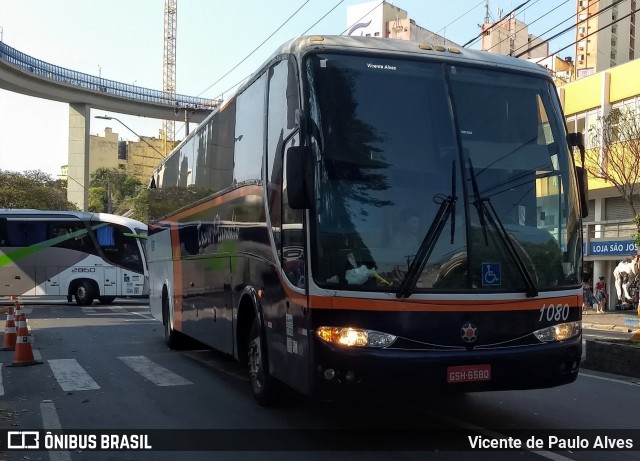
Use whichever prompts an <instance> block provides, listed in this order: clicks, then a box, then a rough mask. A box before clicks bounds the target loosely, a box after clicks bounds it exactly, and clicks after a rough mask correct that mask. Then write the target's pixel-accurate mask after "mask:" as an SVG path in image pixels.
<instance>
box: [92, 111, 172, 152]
mask: <svg viewBox="0 0 640 461" xmlns="http://www.w3.org/2000/svg"><path fill="white" fill-rule="evenodd" d="M94 118H99V119H102V120H115V121H116V122H118V123H120V124H121V125H122V126H123V127H125V128H126V129H127V130H129V131H131V132H132V133H133V134H135V135H136V136H137V137H138V138H139V139H140V140H141V141H144V142H145V144H146V145H147V146H149V147H151V148H152V149H153V150H155V151H156V152H157V153H158V155H159V156H160V157H162V158H165V156H164V155H162V153H161V152H160V151H159V150H158V149H156V148H155V147H153V146H152V145H151V144H150V143H149V141H147V140H146V139H144V138H143V137H142V136H140V135H139V134H138V133H136V132H135V131H133V130H132V129H131V128H129V127H128V126H127V125H125V124H124V122H123V121H122V120H119V119H117V118H115V117H109V116H108V115H96V116H95V117H94Z"/></svg>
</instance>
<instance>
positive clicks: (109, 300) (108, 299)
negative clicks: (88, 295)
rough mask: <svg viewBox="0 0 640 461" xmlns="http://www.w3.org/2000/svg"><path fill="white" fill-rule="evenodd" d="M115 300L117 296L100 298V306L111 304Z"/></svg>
mask: <svg viewBox="0 0 640 461" xmlns="http://www.w3.org/2000/svg"><path fill="white" fill-rule="evenodd" d="M114 299H116V297H115V296H98V301H100V304H111V303H112V302H113V300H114Z"/></svg>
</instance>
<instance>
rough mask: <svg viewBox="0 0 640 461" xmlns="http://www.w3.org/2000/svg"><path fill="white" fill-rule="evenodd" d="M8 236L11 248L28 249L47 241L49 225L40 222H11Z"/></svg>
mask: <svg viewBox="0 0 640 461" xmlns="http://www.w3.org/2000/svg"><path fill="white" fill-rule="evenodd" d="M7 234H8V240H9V246H14V247H28V246H31V245H35V244H38V243H42V242H44V241H45V240H46V239H47V225H46V223H44V222H38V221H10V222H8V223H7Z"/></svg>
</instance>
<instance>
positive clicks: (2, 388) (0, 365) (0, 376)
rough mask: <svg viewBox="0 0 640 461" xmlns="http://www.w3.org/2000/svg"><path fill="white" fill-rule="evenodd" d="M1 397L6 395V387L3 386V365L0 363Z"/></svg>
mask: <svg viewBox="0 0 640 461" xmlns="http://www.w3.org/2000/svg"><path fill="white" fill-rule="evenodd" d="M0 395H4V386H3V385H2V364H1V363H0Z"/></svg>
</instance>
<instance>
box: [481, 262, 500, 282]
mask: <svg viewBox="0 0 640 461" xmlns="http://www.w3.org/2000/svg"><path fill="white" fill-rule="evenodd" d="M500 285H502V277H501V273H500V263H482V286H483V287H490V286H500Z"/></svg>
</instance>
